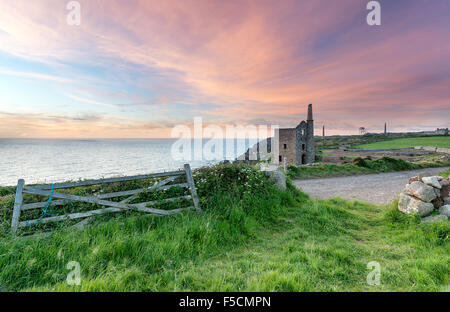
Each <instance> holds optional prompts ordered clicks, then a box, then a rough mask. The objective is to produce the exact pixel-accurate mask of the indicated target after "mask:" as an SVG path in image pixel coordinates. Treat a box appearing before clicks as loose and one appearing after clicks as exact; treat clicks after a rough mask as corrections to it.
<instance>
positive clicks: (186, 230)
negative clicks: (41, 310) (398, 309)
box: [0, 166, 450, 291]
mask: <svg viewBox="0 0 450 312" xmlns="http://www.w3.org/2000/svg"><path fill="white" fill-rule="evenodd" d="M211 171H212V173H211V175H209V173H208V172H204V173H202V174H200V175H198V176H197V181H198V184H199V193H201V194H203V195H201V196H202V207H203V208H204V210H205V212H204V213H203V214H200V215H197V214H195V213H184V214H181V215H177V216H172V217H164V218H154V217H149V216H128V217H127V218H125V216H118V217H116V218H111V219H109V220H102V219H101V220H99V221H98V222H96V223H95V224H94V226H91V227H88V228H85V229H83V230H77V231H73V230H68V229H64V228H61V229H59V230H57V231H56V232H55V234H54V235H53V236H52V237H50V238H41V239H38V238H29V239H24V238H14V237H12V236H9V235H3V237H2V239H1V240H0V255H1V256H0V287H3V288H5V289H6V290H10V291H13V290H19V291H30V290H31V291H374V290H381V291H399V290H400V291H445V290H448V288H447V287H448V284H449V274H450V266H449V265H448V264H449V261H450V258H449V255H450V249H449V244H448V243H449V237H448V235H449V233H450V226H449V223H446V222H440V223H436V224H419V223H418V219H417V218H416V217H414V216H412V217H411V216H405V215H403V214H401V213H400V212H398V211H397V210H396V209H394V206H395V203H394V204H393V206H386V207H385V206H375V205H371V204H366V203H361V202H355V201H346V200H342V199H331V200H326V201H324V200H313V199H310V198H309V197H308V196H307V195H306V194H304V193H302V192H300V191H299V190H297V189H296V188H295V187H294V186H293V185H292V184H290V183H289V184H288V190H287V191H279V190H276V189H275V188H274V187H273V186H272V185H271V184H270V183H267V180H265V178H264V177H263V176H262V175H260V174H259V173H257V172H256V171H254V170H252V169H247V168H244V169H242V168H241V169H236V168H235V167H232V166H229V167H224V168H219V169H212V170H211ZM217 175H222V179H223V181H226V182H224V184H223V185H222V184H220V183H221V182H220V181H221V180H220V181H218V183H219V185H218V186H217V185H214V186H212V183H208V181H209V180H210V179H213V180H214V179H216V176H217ZM233 177H234V179H233ZM243 177H246V180H245V181H244V182H240V181H241V179H243ZM201 180H204V181H203V182H202V181H201ZM202 183H203V184H204V185H207V186H202ZM255 183H256V184H255ZM245 185H250V186H249V187H247V186H245ZM257 185H259V186H257ZM257 187H258V188H257ZM212 189H215V191H213V193H212V194H210V196H208V197H206V196H204V193H203V192H204V191H208V192H209V191H211V190H212ZM253 189H257V191H253ZM70 261H78V262H79V263H80V266H81V273H82V282H81V285H80V286H70V285H68V284H67V283H66V282H65V279H66V276H67V274H68V273H69V270H68V269H67V268H66V265H67V263H68V262H70ZM370 261H377V262H379V263H380V265H381V284H380V285H379V286H369V285H367V283H366V277H367V274H368V273H369V272H370V270H368V269H367V263H368V262H370Z"/></svg>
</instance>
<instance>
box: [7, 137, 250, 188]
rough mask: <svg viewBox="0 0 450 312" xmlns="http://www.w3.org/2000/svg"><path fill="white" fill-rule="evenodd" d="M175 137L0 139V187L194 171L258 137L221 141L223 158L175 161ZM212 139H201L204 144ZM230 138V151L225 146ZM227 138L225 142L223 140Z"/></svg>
mask: <svg viewBox="0 0 450 312" xmlns="http://www.w3.org/2000/svg"><path fill="white" fill-rule="evenodd" d="M178 140H179V139H164V138H161V139H140V138H138V139H114V138H111V139H25V138H19V139H12V138H11V139H9V138H8V139H0V159H1V162H0V186H13V185H16V184H17V181H18V180H19V179H24V180H25V183H26V184H38V183H58V182H64V181H76V180H81V179H99V178H109V177H115V176H129V175H139V174H147V173H153V172H161V171H169V170H177V169H181V168H183V165H184V164H185V163H189V164H190V165H191V167H192V168H193V169H196V168H200V167H203V166H209V165H214V164H217V163H219V162H220V161H223V160H226V159H227V160H234V159H236V158H237V157H238V156H239V155H242V154H243V153H244V152H245V151H246V150H247V148H248V147H249V146H250V145H253V144H254V143H255V142H256V141H254V140H245V139H234V140H233V139H224V149H223V157H220V159H214V160H206V159H200V160H198V159H194V155H193V151H194V146H195V145H194V142H195V141H198V140H200V139H195V140H189V141H190V142H191V149H192V157H191V158H190V159H174V157H172V153H171V149H172V145H173V144H174V143H175V142H176V141H178ZM208 141H210V139H203V141H202V146H204V145H205V144H206V143H207V142H208ZM230 141H234V142H233V143H234V151H232V150H231V151H229V150H227V148H226V145H227V144H229V143H230ZM227 142H228V143H227Z"/></svg>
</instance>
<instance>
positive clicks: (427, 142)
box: [355, 136, 450, 149]
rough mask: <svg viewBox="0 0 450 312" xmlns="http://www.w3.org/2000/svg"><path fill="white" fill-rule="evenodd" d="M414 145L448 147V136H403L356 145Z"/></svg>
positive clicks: (366, 147) (384, 146)
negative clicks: (402, 137)
mask: <svg viewBox="0 0 450 312" xmlns="http://www.w3.org/2000/svg"><path fill="white" fill-rule="evenodd" d="M414 146H431V147H441V148H450V136H433V137H422V138H420V137H419V138H404V139H395V140H390V141H383V142H375V143H370V144H363V145H357V146H355V148H358V149H385V148H386V149H389V148H393V149H395V148H408V147H414Z"/></svg>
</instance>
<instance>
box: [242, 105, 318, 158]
mask: <svg viewBox="0 0 450 312" xmlns="http://www.w3.org/2000/svg"><path fill="white" fill-rule="evenodd" d="M276 131H277V132H278V138H279V144H278V151H277V150H276V149H274V150H272V140H273V138H269V139H266V140H263V141H261V142H258V143H257V144H255V145H254V146H253V147H251V148H249V149H248V150H247V152H245V153H244V154H243V155H241V156H239V157H238V158H237V159H236V162H251V161H256V162H258V161H267V160H271V161H272V163H276V164H283V163H284V159H285V158H286V163H287V164H289V165H296V166H300V165H305V164H312V163H314V160H315V150H314V120H313V113H312V104H310V105H309V106H308V118H307V120H306V121H302V122H300V124H299V125H298V126H297V127H295V128H284V129H277V130H276Z"/></svg>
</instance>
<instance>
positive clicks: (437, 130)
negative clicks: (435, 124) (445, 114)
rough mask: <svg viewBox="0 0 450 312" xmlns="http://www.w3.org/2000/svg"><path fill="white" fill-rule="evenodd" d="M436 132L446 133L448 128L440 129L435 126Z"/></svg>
mask: <svg viewBox="0 0 450 312" xmlns="http://www.w3.org/2000/svg"><path fill="white" fill-rule="evenodd" d="M436 134H441V135H442V134H443V135H448V128H445V129H444V128H442V129H439V128H437V129H436Z"/></svg>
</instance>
